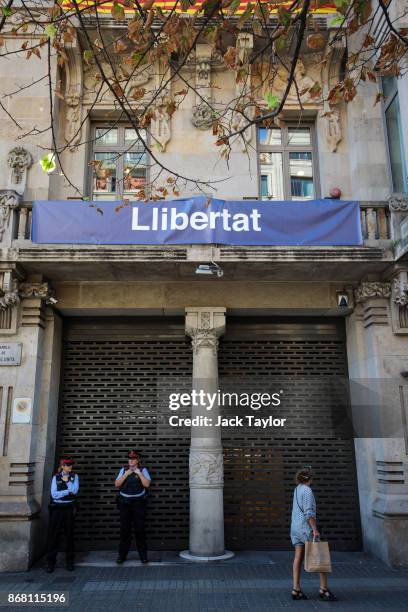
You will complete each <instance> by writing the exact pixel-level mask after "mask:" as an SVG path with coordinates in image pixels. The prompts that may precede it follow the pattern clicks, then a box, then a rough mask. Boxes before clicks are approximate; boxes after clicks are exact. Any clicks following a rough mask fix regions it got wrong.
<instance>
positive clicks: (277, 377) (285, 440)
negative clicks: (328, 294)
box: [219, 319, 361, 550]
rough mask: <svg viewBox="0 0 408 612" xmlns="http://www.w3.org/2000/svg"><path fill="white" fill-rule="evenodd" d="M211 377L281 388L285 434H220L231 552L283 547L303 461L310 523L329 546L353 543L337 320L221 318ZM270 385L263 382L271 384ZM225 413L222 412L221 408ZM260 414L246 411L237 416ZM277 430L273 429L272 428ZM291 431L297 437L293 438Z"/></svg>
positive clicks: (349, 445)
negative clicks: (311, 496) (222, 331)
mask: <svg viewBox="0 0 408 612" xmlns="http://www.w3.org/2000/svg"><path fill="white" fill-rule="evenodd" d="M219 373H220V381H224V382H221V384H222V385H223V386H224V387H228V385H229V386H231V384H229V383H228V381H229V380H233V379H234V378H235V379H236V380H237V382H236V383H235V385H236V386H239V384H240V382H239V381H241V382H242V387H246V388H247V389H249V388H251V389H252V390H258V391H262V389H264V390H265V389H266V388H269V387H270V385H271V384H272V387H274V389H275V391H276V390H280V389H279V386H282V388H283V389H284V390H285V393H286V397H285V396H283V401H282V409H279V410H275V411H273V409H270V408H267V409H265V408H264V409H263V410H262V416H268V414H269V413H271V414H272V413H273V412H275V416H279V417H288V419H289V420H290V421H291V422H292V423H294V425H293V426H292V428H289V429H288V430H287V431H289V432H290V433H289V434H286V430H285V429H283V430H273V432H272V433H271V430H270V429H267V430H263V429H250V428H246V430H245V431H243V430H241V429H238V430H234V429H232V428H229V429H224V430H223V446H224V470H225V488H224V514H225V535H226V546H227V547H228V548H230V549H233V550H234V549H235V550H237V549H264V550H272V549H287V548H288V547H290V546H291V543H290V538H289V530H290V517H291V510H292V495H293V489H294V475H295V473H296V471H297V470H298V469H299V468H300V467H303V466H305V465H311V466H312V468H313V470H314V472H315V474H316V477H315V481H314V486H313V489H314V491H315V495H316V500H317V510H318V519H319V525H320V526H321V527H322V528H323V533H324V535H325V536H326V537H327V538H328V540H329V541H330V544H331V545H332V546H333V548H335V549H337V550H358V549H360V548H361V535H360V514H359V502H358V487H357V479H356V469H355V459H354V442H353V437H352V429H351V426H350V422H349V421H348V420H347V414H346V409H347V402H348V393H347V388H346V386H345V387H343V385H342V381H343V382H344V381H345V379H346V377H347V364H346V352H345V338H344V331H343V326H342V321H331V322H330V321H328V320H325V319H320V320H319V321H314V320H312V319H310V320H309V321H305V322H303V323H300V322H296V321H295V320H294V319H292V320H285V319H282V320H275V321H273V322H271V319H269V320H267V319H265V320H261V319H258V320H257V321H256V322H254V321H252V322H251V321H249V320H246V321H245V320H244V321H241V322H240V321H239V320H238V319H235V320H234V319H230V320H229V321H228V324H227V333H226V335H225V337H223V338H222V339H221V341H220V348H219ZM271 381H272V383H271ZM224 412H225V411H224ZM248 413H251V414H254V415H258V416H260V414H258V413H256V412H252V411H251V409H248V408H246V409H245V410H244V411H243V414H248ZM281 432H282V433H281ZM294 432H296V435H294Z"/></svg>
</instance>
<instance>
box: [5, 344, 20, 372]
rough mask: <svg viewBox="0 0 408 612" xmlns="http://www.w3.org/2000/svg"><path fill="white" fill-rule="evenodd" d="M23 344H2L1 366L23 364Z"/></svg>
mask: <svg viewBox="0 0 408 612" xmlns="http://www.w3.org/2000/svg"><path fill="white" fill-rule="evenodd" d="M22 346H23V345H22V343H21V342H2V343H1V344H0V366H17V365H20V364H21V349H22Z"/></svg>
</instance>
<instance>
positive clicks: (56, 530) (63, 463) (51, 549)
mask: <svg viewBox="0 0 408 612" xmlns="http://www.w3.org/2000/svg"><path fill="white" fill-rule="evenodd" d="M73 465H74V461H73V460H72V459H70V458H67V457H63V458H61V459H60V463H59V468H58V472H57V474H56V475H55V476H54V477H53V479H52V482H51V500H50V506H49V508H50V521H49V526H48V541H47V572H49V573H50V572H53V571H54V568H55V562H56V560H57V552H58V539H59V536H60V535H61V533H62V532H64V533H65V555H66V568H67V570H69V571H71V572H72V571H73V569H74V554H75V549H74V523H75V510H76V500H77V495H78V491H79V478H78V474H74V472H73V471H72V468H73Z"/></svg>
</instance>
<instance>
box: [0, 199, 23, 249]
mask: <svg viewBox="0 0 408 612" xmlns="http://www.w3.org/2000/svg"><path fill="white" fill-rule="evenodd" d="M19 204H20V198H19V196H18V194H17V193H16V192H15V191H2V192H0V242H1V241H2V240H3V236H4V232H5V231H6V229H7V228H8V225H9V223H10V218H11V211H12V210H15V209H16V208H18V206H19Z"/></svg>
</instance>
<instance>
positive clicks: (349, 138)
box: [0, 35, 408, 570]
mask: <svg viewBox="0 0 408 612" xmlns="http://www.w3.org/2000/svg"><path fill="white" fill-rule="evenodd" d="M9 44H10V45H13V44H15V45H16V48H18V47H19V46H20V45H21V38H20V36H19V35H17V36H15V37H14V42H13V41H9ZM242 44H243V45H244V46H245V45H250V44H251V41H250V40H243V41H242ZM78 45H79V42H78V41H76V42H75V43H73V48H72V49H71V51H70V53H69V54H68V55H69V78H68V80H67V83H66V87H67V88H68V92H67V94H68V95H67V97H66V99H65V103H64V104H61V105H60V114H59V117H60V121H59V137H60V138H61V139H65V141H67V142H70V143H71V145H70V147H69V148H67V150H66V151H65V152H64V154H63V160H62V161H63V164H64V167H65V169H66V171H67V172H68V173H69V174H70V175H72V176H75V177H76V181H77V186H78V188H80V189H81V190H82V189H85V190H86V189H87V190H88V192H89V183H88V178H89V177H88V170H89V168H88V163H87V161H88V160H87V158H86V150H85V147H78V142H79V138H80V137H83V136H86V135H87V134H89V131H90V124H89V120H86V121H85V123H84V124H83V125H81V121H82V117H83V112H84V109H85V108H86V107H87V105H88V106H89V104H90V103H91V99H92V96H91V93H90V92H92V82H91V80H92V79H91V77H90V75H89V74H88V73H87V70H86V68H85V69H84V70H83V67H82V63H81V61H80V59H81V55H80V53H78V52H77V51H76V48H77V46H78ZM343 53H344V49H343V50H342V49H338V50H337V51H336V54H335V56H334V58H333V60H332V62H333V63H332V66H331V70H338V69H339V66H340V63H341V60H342V56H343ZM78 58H79V59H78ZM13 61H15V65H14V71H15V81H16V82H20V83H21V84H23V83H24V82H25V79H27V77H30V78H31V77H32V76H33V75H32V74H31V71H32V70H33V63H30V64H27V63H26V62H25V60H24V59H22V60H21V59H19V58H18V57H17V56H16V57H15V60H13ZM316 65H317V63H316V58H312V57H306V58H305V59H304V63H303V64H302V68H301V70H302V74H301V75H300V77H301V79H303V80H304V81H305V82H309V81H310V80H311V79H312V78H313V76H314V74H315V71H316V67H315V66H316ZM53 69H54V70H56V68H55V66H54V67H53ZM2 70H3V71H4V72H1V71H2ZM7 70H8V67H7V66H4V65H1V66H0V89H1V90H2V91H3V92H5V93H7V92H8V91H10V85H9V75H8V73H7V72H6V71H7ZM36 70H37V71H38V76H40V75H41V70H42V60H41V61H40V60H39V61H38V62H37V64H36ZM188 70H189V71H190V73H191V75H192V74H194V75H195V78H196V80H197V82H198V83H199V84H200V87H201V88H202V91H204V95H205V96H206V98H208V99H213V98H215V97H216V96H218V95H220V93H219V92H220V91H229V92H230V93H231V92H234V91H236V87H237V85H236V83H235V79H234V76H233V75H231V74H226V73H225V71H223V69H222V66H221V65H220V62H219V58H217V57H213V56H211V55H209V53H208V49H207V48H206V46H205V45H199V48H198V51H197V57H196V58H195V61H194V63H193V64H192V65H191V66H189V68H188ZM54 74H55V73H54ZM150 78H151V79H152V78H153V75H150V76H149V79H150ZM328 78H329V77H328V76H327V77H326V86H327V82H328V81H327V79H328ZM134 85H135V86H140V81H137V82H136V81H135V84H134ZM178 85H180V88H181V87H182V83H179V84H178V83H174V84H173V87H175V88H177V86H178ZM376 91H377V89H376V86H375V85H374V84H372V83H371V84H362V85H361V87H360V88H359V91H358V95H357V96H356V98H355V99H354V100H353V101H352V102H351V103H349V104H348V105H347V106H345V105H343V104H341V105H340V106H339V108H338V109H337V110H336V112H335V114H334V116H332V117H331V118H330V120H329V119H328V118H327V117H326V116H325V109H324V108H323V106H322V105H321V104H320V103H319V102H313V101H311V100H308V99H306V100H303V102H304V104H305V108H306V109H307V112H308V117H309V118H310V119H311V120H312V121H313V122H314V124H315V129H316V137H317V145H318V146H317V155H318V164H317V166H318V174H319V176H318V184H319V185H320V193H321V195H322V196H327V195H328V193H329V191H330V189H331V188H333V187H340V188H341V190H342V197H343V198H344V199H354V200H360V201H362V202H365V205H364V207H363V206H362V214H363V215H364V218H365V219H366V223H367V236H366V237H367V240H366V242H365V245H364V246H363V247H361V248H351V247H350V248H334V247H333V248H326V249H323V250H322V249H312V248H302V247H296V248H293V247H287V248H285V247H283V248H274V247H270V248H268V247H265V248H263V249H258V250H257V251H256V252H255V251H254V250H251V248H242V249H233V248H228V247H225V248H220V247H217V246H214V247H211V248H210V247H200V246H188V247H185V248H184V247H157V248H155V247H152V248H148V249H138V248H137V247H132V248H127V247H98V248H95V247H92V248H91V247H89V248H88V247H87V246H86V245H85V246H73V247H71V246H67V247H65V246H64V247H55V246H54V245H45V246H44V245H33V243H32V242H31V241H30V206H29V205H30V202H31V201H32V200H33V199H65V198H67V197H73V196H75V192H74V190H73V187H72V185H69V184H68V183H67V181H65V180H64V179H63V178H62V177H60V176H58V175H55V176H54V175H47V174H44V173H43V172H41V170H40V168H39V164H38V161H39V159H40V157H41V156H42V155H43V148H44V147H45V148H47V147H49V146H50V138H51V137H50V135H49V133H47V132H45V133H43V134H41V135H40V136H37V137H34V136H31V137H28V138H27V139H25V140H24V143H23V145H22V146H21V145H20V144H17V143H16V138H17V137H18V131H17V130H16V127H15V126H14V125H13V123H12V122H11V121H10V120H8V119H4V120H3V121H2V123H1V125H0V176H1V177H3V178H2V179H1V180H2V181H3V183H2V184H0V191H1V192H0V241H1V260H0V280H1V289H2V294H1V296H0V341H1V342H4V343H6V342H7V343H21V344H22V347H23V348H22V361H21V365H18V366H14V365H9V366H1V368H0V387H1V388H2V394H1V395H0V402H1V404H0V415H1V416H0V541H1V544H2V545H1V547H0V569H2V570H21V569H26V568H27V567H28V566H29V565H30V564H31V563H32V562H33V560H34V559H36V558H37V557H38V556H39V555H40V554H41V552H42V551H43V549H44V527H45V524H46V519H47V513H46V508H47V504H48V495H49V481H50V475H51V473H52V469H53V465H54V458H55V444H56V430H57V416H58V392H59V380H60V361H61V326H62V318H63V317H64V316H75V315H78V314H81V315H84V314H86V315H89V316H100V315H103V314H107V315H112V314H114V315H117V316H120V315H126V314H132V315H137V314H146V313H150V314H157V315H159V314H160V315H164V316H166V315H171V314H175V313H177V314H184V313H185V316H186V334H187V335H188V336H190V337H191V339H192V349H193V351H194V371H193V381H194V379H200V378H206V376H208V377H209V378H211V379H212V381H213V383H214V381H216V379H217V338H218V337H219V336H220V334H222V333H223V330H224V326H225V313H227V314H228V313H234V314H240V315H241V316H246V315H248V314H251V315H252V316H254V315H255V316H256V315H258V314H259V315H264V316H265V315H268V316H274V315H290V316H293V317H296V316H310V315H314V316H320V317H322V318H323V317H324V316H327V315H331V316H342V317H345V318H346V327H347V350H348V363H349V375H350V378H351V379H352V380H359V379H361V380H365V381H366V380H383V379H389V380H393V381H399V384H397V383H396V384H397V387H398V388H399V387H403V386H404V377H403V373H406V370H407V369H408V368H407V357H406V355H407V352H408V338H407V336H406V330H407V329H408V324H407V326H406V325H405V318H404V317H405V310H404V309H405V308H406V301H405V298H406V294H405V292H406V291H408V290H407V289H406V286H407V285H406V279H407V273H408V265H407V264H406V262H404V258H400V259H398V248H397V249H395V248H394V249H393V244H392V242H391V241H392V240H394V241H396V240H398V239H399V235H398V231H399V229H398V228H399V223H400V222H401V220H403V219H404V218H405V215H406V213H407V206H406V201H405V199H404V197H403V196H402V199H401V197H400V199H399V204H398V203H397V205H396V204H395V202H394V204H393V203H392V202H391V205H390V207H389V206H388V204H387V202H386V199H387V197H388V196H390V195H391V187H390V179H389V169H388V161H387V155H386V143H385V130H384V118H383V114H382V110H381V106H380V105H376V106H374V104H373V100H374V98H375V95H376ZM399 91H400V95H401V105H400V106H401V109H406V108H407V104H404V100H405V99H406V98H407V96H408V79H407V78H406V77H404V78H403V79H401V81H400V82H399ZM9 103H11V102H9ZM12 103H13V114H14V116H15V117H16V119H18V120H19V122H20V123H21V125H23V126H25V127H31V125H32V124H33V122H35V123H36V125H37V127H38V128H39V129H40V128H41V127H45V125H46V124H47V117H48V114H49V99H48V96H47V90H46V87H45V86H44V84H43V83H41V82H39V83H38V84H37V85H35V87H34V88H33V89H32V90H30V93H29V94H26V92H24V91H22V92H21V93H20V94H19V95H16V96H14V98H13V102H12ZM162 103H163V101H162ZM112 104H113V102H112V101H109V100H106V101H105V102H104V104H101V107H100V108H98V109H96V112H97V113H98V116H100V117H102V118H106V116H107V114H108V113H109V111H111V110H112ZM289 106H290V111H291V113H294V112H296V111H299V108H298V107H297V103H296V100H295V98H294V97H292V99H289ZM404 112H405V111H404ZM292 116H293V115H292ZM156 123H157V125H155V126H154V129H155V130H156V134H157V137H158V139H159V142H160V145H161V150H160V151H159V152H158V153H157V155H158V156H159V157H160V158H161V159H163V160H164V161H166V163H168V165H169V166H171V167H174V168H176V169H177V168H182V169H183V172H184V173H185V174H189V173H191V174H194V172H195V169H196V168H197V167H200V168H201V170H202V172H203V173H204V174H208V176H211V177H212V178H213V179H215V180H218V179H227V180H226V181H224V182H220V183H218V184H217V187H216V195H217V196H218V197H221V198H226V199H234V198H235V199H242V198H244V197H258V196H259V180H258V179H259V176H258V162H257V153H256V135H255V130H252V131H251V130H250V133H249V134H247V135H246V136H245V139H246V143H247V144H250V145H251V146H250V147H249V149H248V150H247V152H244V151H243V147H242V143H240V142H236V143H234V145H233V152H232V156H231V159H230V162H229V167H228V166H227V164H226V162H225V161H223V160H216V153H215V148H214V137H213V136H212V133H211V130H209V129H208V128H209V124H208V117H206V116H205V113H203V112H202V109H200V104H199V101H198V100H196V99H195V98H194V99H193V96H192V94H189V95H188V96H186V98H185V100H184V102H183V103H182V105H181V108H180V109H179V111H178V112H177V113H175V115H174V116H173V117H172V119H171V120H169V119H168V118H166V117H164V116H163V117H159V118H158V119H157V120H156ZM403 126H404V146H405V152H406V159H408V132H406V130H408V121H404V122H403ZM78 130H79V131H78ZM248 152H249V153H248ZM248 155H249V157H248ZM170 162H171V163H170ZM181 195H182V196H186V195H189V191H188V190H186V192H185V193H182V194H181ZM388 215H390V222H389V226H390V231H388V229H387V227H388V226H387V219H386V216H388ZM211 260H213V261H216V262H217V263H219V264H220V265H221V266H223V268H224V271H225V275H224V278H223V279H222V280H221V279H209V280H206V281H202V280H199V279H197V277H195V274H194V271H195V267H196V265H197V263H198V262H203V261H204V262H208V261H211ZM339 292H342V293H346V294H347V296H348V298H349V307H348V308H342V307H340V306H339V304H338V303H337V295H338V293H339ZM407 321H408V319H407ZM193 384H194V383H193ZM18 399H25V400H27V401H28V402H29V404H30V410H31V417H30V422H29V423H15V422H13V404H14V402H15V401H16V400H18ZM392 405H393V408H392V410H394V411H395V414H394V416H393V418H394V417H395V418H396V420H397V421H398V418H400V417H401V401H395V402H393V404H392ZM398 411H400V412H398ZM397 413H398V414H397ZM399 423H400V425H399V429H398V427H397V429H396V432H395V433H396V435H395V436H394V437H388V438H384V439H381V438H380V439H370V438H364V437H356V441H355V449H356V462H357V473H358V481H359V491H360V507H361V522H362V530H363V538H364V548H365V550H367V551H370V552H373V553H375V554H377V555H378V556H379V557H381V558H383V559H385V560H386V561H387V562H388V563H389V564H390V565H393V566H408V541H407V539H406V538H407V534H408V463H407V453H408V449H407V446H406V444H407V443H406V440H407V436H408V433H407V431H406V423H405V425H404V422H403V421H402V420H400V421H399ZM404 427H405V429H404ZM394 465H398V470H396V471H398V472H399V474H400V478H398V479H397V480H398V482H394V481H395V480H396V479H395V478H393V471H395V470H393V469H392V466H394ZM402 481H403V482H402ZM222 483H223V468H222V446H221V440H220V439H210V440H208V439H206V437H205V436H203V438H202V439H200V438H197V439H195V441H194V444H192V447H191V454H190V485H191V523H190V538H191V539H190V551H189V553H188V554H189V555H192V556H196V557H221V556H222V555H224V554H225V550H224V539H223V522H222V516H223V514H222ZM203 504H204V506H206V505H207V507H208V508H210V507H211V509H212V510H211V512H212V514H211V516H210V514H206V515H205V516H203V515H202V514H200V512H201V510H200V508H201V509H202V508H203V507H204V506H203ZM208 521H210V522H211V529H209V530H206V529H205V526H206V524H207V523H208ZM204 532H206V536H205V537H204V535H203V533H204Z"/></svg>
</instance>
